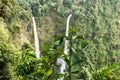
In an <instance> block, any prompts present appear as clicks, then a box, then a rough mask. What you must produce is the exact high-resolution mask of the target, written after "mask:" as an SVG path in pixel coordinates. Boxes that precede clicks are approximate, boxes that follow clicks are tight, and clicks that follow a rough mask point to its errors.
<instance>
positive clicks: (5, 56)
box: [0, 40, 13, 80]
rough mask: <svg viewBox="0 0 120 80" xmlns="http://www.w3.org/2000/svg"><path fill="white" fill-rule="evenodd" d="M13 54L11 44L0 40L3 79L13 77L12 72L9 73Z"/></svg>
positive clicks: (0, 76)
mask: <svg viewBox="0 0 120 80" xmlns="http://www.w3.org/2000/svg"><path fill="white" fill-rule="evenodd" d="M12 54H13V52H12V50H11V49H10V46H9V45H8V44H7V43H6V42H4V41H1V40H0V79H1V80H9V79H10V78H11V74H10V73H9V72H10V70H9V64H11V63H12V62H13V61H12V57H11V55H12Z"/></svg>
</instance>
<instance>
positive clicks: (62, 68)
mask: <svg viewBox="0 0 120 80" xmlns="http://www.w3.org/2000/svg"><path fill="white" fill-rule="evenodd" d="M71 17H72V14H70V15H69V16H68V18H67V22H66V25H67V26H66V33H65V36H67V37H68V36H69V22H70V18H71ZM68 46H69V40H66V39H65V45H64V53H65V54H66V55H68V54H69V48H68ZM58 64H60V65H61V67H60V74H64V72H65V71H66V67H67V65H66V63H65V61H64V60H63V59H61V58H59V59H58ZM63 79H64V77H62V78H60V79H59V80H63Z"/></svg>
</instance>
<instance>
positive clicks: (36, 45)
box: [32, 17, 40, 58]
mask: <svg viewBox="0 0 120 80" xmlns="http://www.w3.org/2000/svg"><path fill="white" fill-rule="evenodd" d="M32 21H33V33H34V44H35V53H36V58H40V50H39V39H38V35H37V28H36V23H35V18H34V17H32Z"/></svg>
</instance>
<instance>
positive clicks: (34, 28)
mask: <svg viewBox="0 0 120 80" xmlns="http://www.w3.org/2000/svg"><path fill="white" fill-rule="evenodd" d="M71 17H72V14H70V15H69V16H68V18H67V22H66V33H65V36H66V37H68V36H69V22H70V18H71ZM32 21H33V32H34V43H35V52H36V58H40V50H39V40H38V35H37V29H36V23H35V18H34V17H32ZM68 46H69V40H66V39H65V45H64V53H65V54H66V55H68V54H69V53H70V52H69V48H68ZM57 63H58V64H59V65H61V66H60V72H59V73H60V74H64V72H65V71H66V68H67V65H66V63H65V61H64V60H63V59H62V58H59V59H58V61H57ZM63 79H64V78H63V77H62V78H60V79H59V80H63Z"/></svg>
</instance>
